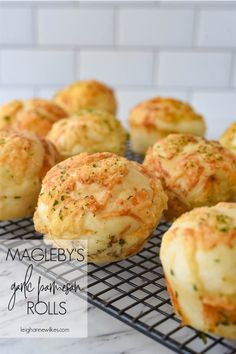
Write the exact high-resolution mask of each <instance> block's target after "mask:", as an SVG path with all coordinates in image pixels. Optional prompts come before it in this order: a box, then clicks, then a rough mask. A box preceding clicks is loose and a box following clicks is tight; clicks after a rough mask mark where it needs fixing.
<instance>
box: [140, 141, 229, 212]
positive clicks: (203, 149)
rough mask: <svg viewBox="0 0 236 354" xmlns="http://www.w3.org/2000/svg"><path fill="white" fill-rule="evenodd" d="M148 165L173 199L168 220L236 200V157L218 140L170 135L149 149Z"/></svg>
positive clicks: (170, 203)
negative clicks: (203, 207) (190, 211)
mask: <svg viewBox="0 0 236 354" xmlns="http://www.w3.org/2000/svg"><path fill="white" fill-rule="evenodd" d="M144 165H145V166H146V167H147V168H148V169H150V170H151V171H153V172H155V174H156V176H157V177H158V178H160V179H161V181H162V184H163V187H164V189H165V191H166V193H167V195H168V198H169V199H168V210H167V212H166V216H167V218H174V217H177V216H179V215H181V214H182V213H184V212H186V211H188V210H191V209H193V208H195V207H199V206H204V205H209V206H210V205H214V204H216V203H218V202H220V201H234V200H235V197H236V157H235V156H234V154H232V153H231V152H230V151H229V150H227V149H225V148H224V147H223V146H222V145H221V144H219V143H218V142H216V141H209V140H206V139H204V138H201V137H197V136H193V135H187V134H170V135H169V136H168V137H166V138H164V139H162V140H160V141H159V142H157V143H156V144H154V145H153V147H151V148H150V149H149V150H148V152H147V155H146V158H145V161H144Z"/></svg>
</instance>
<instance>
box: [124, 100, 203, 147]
mask: <svg viewBox="0 0 236 354" xmlns="http://www.w3.org/2000/svg"><path fill="white" fill-rule="evenodd" d="M129 124H130V129H131V147H132V150H133V151H135V152H136V153H139V154H145V153H146V151H147V149H148V147H149V146H151V145H153V144H154V143H155V142H157V141H158V140H160V139H162V138H164V137H166V136H167V135H168V134H171V133H190V134H193V135H199V136H204V134H205V131H206V125H205V122H204V119H203V117H202V116H200V115H199V114H197V113H196V112H194V110H193V109H192V107H191V106H190V105H188V104H187V103H184V102H181V101H179V100H176V99H173V98H161V97H156V98H153V99H150V100H147V101H145V102H142V103H140V104H138V105H137V106H136V107H134V108H133V109H132V110H131V112H130V116H129Z"/></svg>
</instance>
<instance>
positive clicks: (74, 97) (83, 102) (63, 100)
mask: <svg viewBox="0 0 236 354" xmlns="http://www.w3.org/2000/svg"><path fill="white" fill-rule="evenodd" d="M54 101H55V102H56V103H57V104H58V105H60V106H61V107H62V108H63V109H65V110H66V111H67V112H68V113H69V114H74V113H77V112H78V111H80V110H81V109H90V108H93V109H98V110H102V111H106V112H109V113H112V114H116V109H117V102H116V98H115V95H114V92H113V90H112V89H111V88H110V87H108V86H106V85H105V84H103V83H101V82H99V81H95V80H91V81H89V80H87V81H77V82H74V83H73V84H71V85H69V86H67V87H65V88H64V89H63V90H61V91H58V92H57V93H56V95H55V96H54Z"/></svg>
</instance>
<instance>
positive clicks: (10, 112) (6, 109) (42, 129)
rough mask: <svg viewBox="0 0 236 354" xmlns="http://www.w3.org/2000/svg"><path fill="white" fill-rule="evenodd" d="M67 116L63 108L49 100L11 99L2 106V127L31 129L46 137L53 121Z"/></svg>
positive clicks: (0, 121) (0, 111)
mask: <svg viewBox="0 0 236 354" xmlns="http://www.w3.org/2000/svg"><path fill="white" fill-rule="evenodd" d="M66 116H67V113H66V112H65V111H64V110H63V109H62V108H60V107H59V106H57V105H56V104H55V103H53V102H50V101H47V100H43V99H39V98H37V99H31V100H25V101H11V102H9V103H6V104H4V105H2V106H0V129H2V128H7V127H11V128H13V129H15V130H29V131H32V132H34V133H37V134H38V135H39V136H41V137H45V135H46V134H47V133H48V131H49V130H50V129H51V127H52V125H53V123H55V122H57V121H58V120H59V119H61V118H65V117H66Z"/></svg>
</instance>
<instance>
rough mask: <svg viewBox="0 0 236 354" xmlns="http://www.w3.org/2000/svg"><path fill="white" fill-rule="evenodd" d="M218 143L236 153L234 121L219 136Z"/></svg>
mask: <svg viewBox="0 0 236 354" xmlns="http://www.w3.org/2000/svg"><path fill="white" fill-rule="evenodd" d="M220 143H221V144H222V145H223V146H224V147H225V148H227V149H229V150H230V151H232V152H233V153H234V154H236V122H234V123H232V124H231V125H230V126H229V128H228V129H226V131H225V132H224V133H223V135H222V136H221V138H220Z"/></svg>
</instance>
